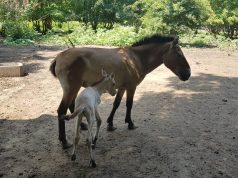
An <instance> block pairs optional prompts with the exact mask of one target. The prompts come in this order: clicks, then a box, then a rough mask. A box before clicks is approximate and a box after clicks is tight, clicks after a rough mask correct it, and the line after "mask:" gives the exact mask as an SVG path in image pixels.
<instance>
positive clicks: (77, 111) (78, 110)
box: [65, 106, 85, 120]
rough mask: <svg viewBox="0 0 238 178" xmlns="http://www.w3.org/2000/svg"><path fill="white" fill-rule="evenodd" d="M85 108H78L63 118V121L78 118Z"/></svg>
mask: <svg viewBox="0 0 238 178" xmlns="http://www.w3.org/2000/svg"><path fill="white" fill-rule="evenodd" d="M84 109H85V106H80V107H78V108H77V109H76V110H75V111H74V112H73V113H72V114H71V115H68V116H65V120H71V119H73V118H75V117H76V116H78V115H79V114H81V113H83V112H84Z"/></svg>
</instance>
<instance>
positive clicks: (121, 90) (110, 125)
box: [107, 88, 125, 131]
mask: <svg viewBox="0 0 238 178" xmlns="http://www.w3.org/2000/svg"><path fill="white" fill-rule="evenodd" d="M124 93H125V89H124V88H119V89H118V91H117V95H116V98H115V100H114V103H113V108H112V111H111V114H110V115H109V117H108V119H107V123H108V126H107V130H108V131H114V130H115V129H116V127H114V126H113V117H114V115H115V112H116V110H117V108H118V107H119V105H120V103H121V99H122V97H123V95H124Z"/></svg>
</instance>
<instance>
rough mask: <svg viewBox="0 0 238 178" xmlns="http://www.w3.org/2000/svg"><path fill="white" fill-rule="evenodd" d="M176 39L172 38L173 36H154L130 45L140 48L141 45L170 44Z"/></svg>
mask: <svg viewBox="0 0 238 178" xmlns="http://www.w3.org/2000/svg"><path fill="white" fill-rule="evenodd" d="M176 38H177V36H173V35H168V36H165V35H160V34H155V35H152V36H148V37H145V38H143V39H141V40H139V41H137V42H135V43H134V44H132V47H135V46H141V45H145V44H150V43H165V42H170V41H174V40H175V39H176Z"/></svg>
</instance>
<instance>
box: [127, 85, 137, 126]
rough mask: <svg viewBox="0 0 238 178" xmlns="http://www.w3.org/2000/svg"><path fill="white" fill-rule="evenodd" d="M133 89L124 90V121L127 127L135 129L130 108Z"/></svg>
mask: <svg viewBox="0 0 238 178" xmlns="http://www.w3.org/2000/svg"><path fill="white" fill-rule="evenodd" d="M135 90H136V88H134V89H128V90H126V94H127V95H126V108H127V109H126V119H125V122H126V123H128V129H131V130H132V129H136V128H137V127H136V126H135V125H134V123H133V122H132V120H131V109H132V105H133V98H134V94H135Z"/></svg>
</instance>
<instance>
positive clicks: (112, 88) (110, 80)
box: [102, 69, 117, 96]
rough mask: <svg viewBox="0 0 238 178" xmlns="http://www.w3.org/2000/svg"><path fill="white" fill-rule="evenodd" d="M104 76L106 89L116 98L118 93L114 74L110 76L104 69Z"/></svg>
mask: <svg viewBox="0 0 238 178" xmlns="http://www.w3.org/2000/svg"><path fill="white" fill-rule="evenodd" d="M102 76H103V77H104V83H105V89H106V92H108V93H109V94H110V95H112V96H115V95H116V93H117V90H116V82H115V79H114V74H113V73H111V74H110V75H108V74H107V73H106V71H105V70H104V69H102Z"/></svg>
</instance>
